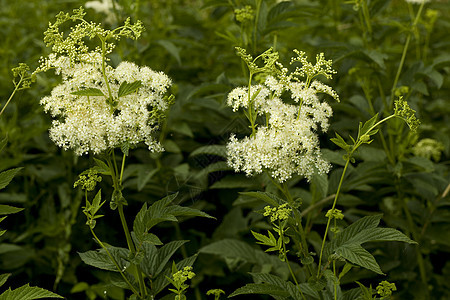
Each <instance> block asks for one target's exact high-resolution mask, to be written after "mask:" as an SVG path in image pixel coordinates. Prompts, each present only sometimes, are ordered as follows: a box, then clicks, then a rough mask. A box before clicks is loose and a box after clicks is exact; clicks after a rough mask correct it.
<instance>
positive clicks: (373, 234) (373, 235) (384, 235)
mask: <svg viewBox="0 0 450 300" xmlns="http://www.w3.org/2000/svg"><path fill="white" fill-rule="evenodd" d="M349 241H350V242H352V243H359V244H362V243H366V242H381V241H396V242H405V243H409V244H417V243H416V242H415V241H413V240H411V239H410V238H409V237H407V236H406V235H404V234H403V233H402V232H400V231H398V230H396V229H393V228H369V229H364V230H362V231H361V232H360V233H358V234H356V235H355V236H354V237H353V238H351V239H350V240H349Z"/></svg>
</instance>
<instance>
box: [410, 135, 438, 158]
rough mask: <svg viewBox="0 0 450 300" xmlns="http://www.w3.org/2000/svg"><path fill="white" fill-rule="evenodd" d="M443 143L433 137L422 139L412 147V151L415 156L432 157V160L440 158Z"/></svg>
mask: <svg viewBox="0 0 450 300" xmlns="http://www.w3.org/2000/svg"><path fill="white" fill-rule="evenodd" d="M444 149H445V147H444V145H443V144H442V143H441V142H439V141H436V140H434V139H429V138H427V139H422V140H420V141H419V142H418V143H417V144H416V145H415V146H414V147H413V148H412V152H413V153H414V155H416V156H422V157H426V158H428V159H431V158H433V159H434V161H439V160H440V159H441V153H442V151H444Z"/></svg>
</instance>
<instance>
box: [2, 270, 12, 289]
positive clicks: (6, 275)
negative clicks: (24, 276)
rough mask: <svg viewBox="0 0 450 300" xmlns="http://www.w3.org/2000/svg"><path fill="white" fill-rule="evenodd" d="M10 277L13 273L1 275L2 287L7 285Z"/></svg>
mask: <svg viewBox="0 0 450 300" xmlns="http://www.w3.org/2000/svg"><path fill="white" fill-rule="evenodd" d="M9 276H11V273H5V274H1V275H0V287H1V286H2V285H4V284H5V282H6V281H7V280H8V278H9Z"/></svg>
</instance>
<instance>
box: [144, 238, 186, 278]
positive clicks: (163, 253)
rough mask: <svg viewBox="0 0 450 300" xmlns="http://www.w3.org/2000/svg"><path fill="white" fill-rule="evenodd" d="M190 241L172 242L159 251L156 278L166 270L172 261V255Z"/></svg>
mask: <svg viewBox="0 0 450 300" xmlns="http://www.w3.org/2000/svg"><path fill="white" fill-rule="evenodd" d="M187 242H189V241H187V240H181V241H172V242H170V243H167V244H165V245H164V246H162V247H161V248H160V249H159V250H158V254H157V258H156V261H155V265H154V268H155V272H154V274H153V275H154V276H158V275H159V273H161V271H162V270H163V269H164V266H165V265H166V264H167V262H168V261H169V260H170V258H171V257H172V255H173V254H174V253H175V252H176V251H177V250H178V249H179V248H180V247H181V246H183V245H184V244H185V243H187Z"/></svg>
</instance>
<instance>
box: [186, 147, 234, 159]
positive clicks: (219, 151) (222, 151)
mask: <svg viewBox="0 0 450 300" xmlns="http://www.w3.org/2000/svg"><path fill="white" fill-rule="evenodd" d="M202 154H207V155H217V156H220V157H223V158H226V157H227V149H226V146H224V145H207V146H203V147H200V148H197V149H195V150H194V151H192V152H191V154H190V155H189V156H190V157H193V156H197V155H202Z"/></svg>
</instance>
